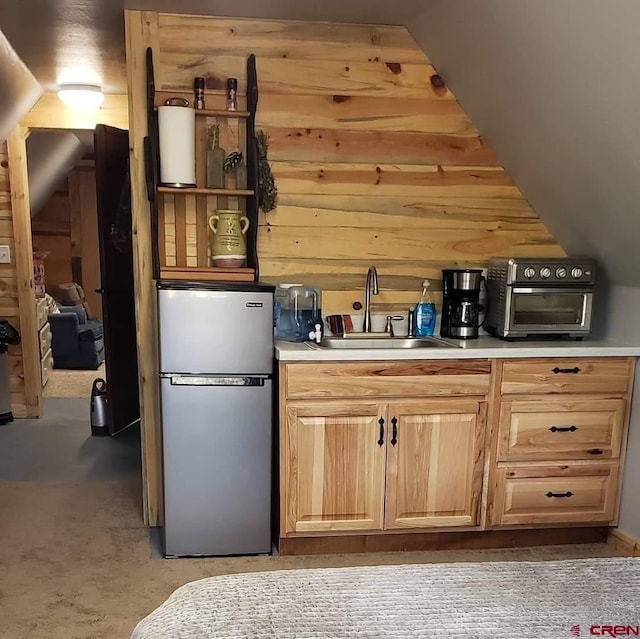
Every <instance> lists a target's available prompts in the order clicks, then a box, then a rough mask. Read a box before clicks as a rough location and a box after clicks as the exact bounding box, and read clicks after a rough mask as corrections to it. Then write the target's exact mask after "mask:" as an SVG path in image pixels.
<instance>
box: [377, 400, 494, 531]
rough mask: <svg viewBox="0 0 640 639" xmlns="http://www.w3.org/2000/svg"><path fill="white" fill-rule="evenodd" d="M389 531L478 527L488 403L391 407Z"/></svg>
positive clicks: (396, 404) (441, 402) (423, 403)
mask: <svg viewBox="0 0 640 639" xmlns="http://www.w3.org/2000/svg"><path fill="white" fill-rule="evenodd" d="M388 414H389V415H390V416H391V417H390V425H391V432H390V433H387V438H388V444H387V473H386V478H387V485H386V506H385V529H392V528H425V527H435V526H439V527H449V526H475V525H477V523H478V510H479V506H480V492H481V486H482V462H483V459H484V446H485V442H484V435H485V429H484V419H483V415H484V404H482V403H480V402H474V401H458V400H438V401H432V402H430V401H421V402H413V401H412V402H408V401H404V402H394V403H393V404H390V405H389V409H388Z"/></svg>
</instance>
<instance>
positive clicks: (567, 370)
mask: <svg viewBox="0 0 640 639" xmlns="http://www.w3.org/2000/svg"><path fill="white" fill-rule="evenodd" d="M551 372H552V373H555V374H556V375H557V374H558V373H572V374H574V375H575V374H577V373H579V372H580V369H579V368H578V367H577V366H575V367H574V368H558V367H557V366H556V367H555V368H554V369H553V370H552V371H551Z"/></svg>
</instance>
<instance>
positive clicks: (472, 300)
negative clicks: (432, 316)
mask: <svg viewBox="0 0 640 639" xmlns="http://www.w3.org/2000/svg"><path fill="white" fill-rule="evenodd" d="M483 280H484V277H483V276H482V271H481V270H480V269H443V271H442V321H441V323H440V335H441V336H442V337H452V338H454V339H475V338H476V337H478V326H479V321H478V315H479V312H480V309H481V307H480V285H481V283H482V281H483Z"/></svg>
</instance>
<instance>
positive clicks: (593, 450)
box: [587, 448, 603, 455]
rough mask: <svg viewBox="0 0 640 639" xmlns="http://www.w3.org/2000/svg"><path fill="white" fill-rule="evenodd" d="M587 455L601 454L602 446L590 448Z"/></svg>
mask: <svg viewBox="0 0 640 639" xmlns="http://www.w3.org/2000/svg"><path fill="white" fill-rule="evenodd" d="M587 452H588V453H589V455H602V452H603V451H602V448H590V449H589V450H588V451H587Z"/></svg>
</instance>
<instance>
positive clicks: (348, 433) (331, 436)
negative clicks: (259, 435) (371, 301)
mask: <svg viewBox="0 0 640 639" xmlns="http://www.w3.org/2000/svg"><path fill="white" fill-rule="evenodd" d="M461 364H462V365H461V366H459V367H456V365H455V363H452V362H441V363H435V362H423V363H419V362H404V363H402V364H398V363H394V362H390V363H389V364H386V363H381V362H377V363H375V364H368V365H362V364H361V363H354V364H345V363H340V364H338V363H333V364H322V365H320V366H315V365H313V364H291V365H284V366H282V367H281V379H282V380H283V383H284V393H285V395H286V397H285V398H283V402H282V404H281V411H280V482H281V483H280V487H281V533H282V534H284V535H287V534H300V533H302V534H305V533H306V534H313V533H322V532H336V531H341V532H345V531H349V532H353V531H383V530H391V529H424V528H429V527H459V526H477V525H478V523H479V521H478V520H479V510H480V499H481V484H482V466H483V459H484V458H483V455H484V450H485V402H484V401H482V400H483V398H482V397H481V398H475V399H474V398H469V397H468V396H465V395H469V394H471V393H472V392H473V391H471V392H470V391H469V389H470V388H471V389H473V390H474V391H476V392H477V390H476V389H482V390H486V389H488V377H489V375H488V373H489V363H488V362H486V361H485V362H481V363H479V362H466V363H464V362H461ZM457 375H462V376H465V377H466V376H471V375H476V376H477V377H478V380H474V382H473V383H472V384H470V386H465V384H464V383H461V382H460V380H459V379H458V380H457V381H456V376H457ZM367 377H369V378H371V381H372V382H373V385H374V386H378V387H379V390H380V395H381V397H378V398H376V399H377V401H375V400H373V399H372V400H371V401H368V400H367V399H366V395H367V392H366V390H365V384H366V382H365V379H366V378H367ZM403 377H404V378H405V380H404V381H405V383H406V385H407V390H409V391H413V392H414V393H416V394H420V393H421V394H423V395H425V397H423V398H417V399H414V398H408V397H402V396H400V397H392V396H391V394H392V393H398V391H399V390H401V389H402V387H403V385H402V381H403V379H402V378H403ZM338 378H339V379H338ZM331 380H332V382H333V387H334V389H335V391H334V392H335V395H336V396H337V397H338V399H318V396H320V397H325V396H326V394H327V393H328V391H329V389H330V386H329V381H331ZM385 380H389V381H390V382H391V383H390V384H386V385H385V386H383V385H382V384H381V383H380V382H382V381H385ZM421 381H422V383H420V382H421ZM338 382H339V383H338ZM445 388H448V389H449V393H450V394H451V395H454V396H455V395H460V396H462V397H459V398H456V399H452V398H449V399H446V398H443V397H441V396H439V395H441V394H443V389H445ZM385 391H386V393H387V394H388V395H389V397H385ZM349 394H351V396H344V395H349ZM358 395H359V396H358ZM430 395H434V397H433V399H431V398H429V396H430ZM363 396H365V398H363ZM289 398H292V399H289Z"/></svg>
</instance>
